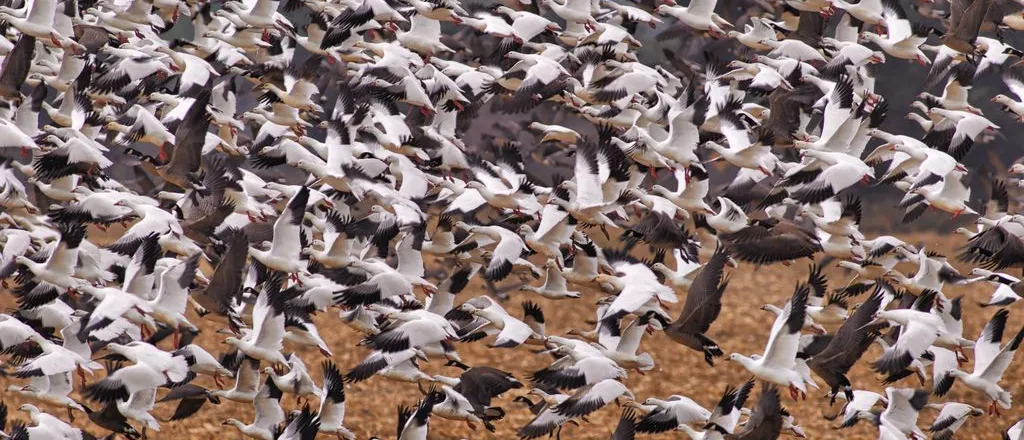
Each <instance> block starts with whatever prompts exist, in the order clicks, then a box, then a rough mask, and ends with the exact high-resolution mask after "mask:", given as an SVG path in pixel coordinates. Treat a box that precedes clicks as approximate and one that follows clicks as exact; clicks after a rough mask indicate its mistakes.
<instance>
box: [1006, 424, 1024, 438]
mask: <svg viewBox="0 0 1024 440" xmlns="http://www.w3.org/2000/svg"><path fill="white" fill-rule="evenodd" d="M1003 438H1004V439H1009V440H1020V439H1024V419H1021V420H1018V421H1017V423H1014V424H1013V425H1011V426H1010V427H1009V428H1006V431H1004V432H1003Z"/></svg>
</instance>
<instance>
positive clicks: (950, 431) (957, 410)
mask: <svg viewBox="0 0 1024 440" xmlns="http://www.w3.org/2000/svg"><path fill="white" fill-rule="evenodd" d="M932 405H934V404H929V406H932ZM937 406H939V408H937V409H939V415H938V416H936V417H935V422H934V423H932V426H931V427H929V428H928V431H929V432H931V433H932V438H953V435H954V434H955V433H956V431H957V430H959V429H960V428H961V427H963V426H964V424H965V423H967V419H968V418H970V417H977V416H980V415H982V412H981V410H980V409H978V408H975V407H973V406H970V405H968V404H965V403H960V402H946V403H941V404H937Z"/></svg>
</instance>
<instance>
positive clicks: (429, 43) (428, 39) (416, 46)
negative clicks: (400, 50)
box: [395, 13, 457, 57]
mask: <svg viewBox="0 0 1024 440" xmlns="http://www.w3.org/2000/svg"><path fill="white" fill-rule="evenodd" d="M452 15H453V16H454V13H453V14H452ZM456 19H457V18H456ZM409 22H410V24H411V26H410V27H409V30H408V31H401V30H400V31H398V32H396V33H395V40H396V41H397V42H398V43H400V44H401V45H402V46H404V47H406V48H408V49H409V50H412V51H414V52H416V53H419V54H422V55H424V56H427V57H430V56H432V55H437V54H439V53H442V52H454V50H452V48H450V47H448V46H446V45H445V44H444V43H443V42H441V22H440V21H437V20H435V19H432V18H429V17H426V16H423V15H418V14H417V15H414V16H413V17H412V18H411V19H410V20H409Z"/></svg>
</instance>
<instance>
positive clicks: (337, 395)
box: [319, 360, 355, 440]
mask: <svg viewBox="0 0 1024 440" xmlns="http://www.w3.org/2000/svg"><path fill="white" fill-rule="evenodd" d="M323 370H324V386H323V390H324V395H323V399H322V400H321V401H320V427H319V431H320V432H322V433H325V434H335V435H336V436H338V438H339V439H345V440H354V439H355V434H354V433H353V432H352V431H349V429H348V428H346V427H345V426H344V421H345V380H344V377H343V376H342V375H341V373H340V372H339V371H338V367H337V366H335V365H334V363H333V362H331V361H330V360H326V361H324V362H323Z"/></svg>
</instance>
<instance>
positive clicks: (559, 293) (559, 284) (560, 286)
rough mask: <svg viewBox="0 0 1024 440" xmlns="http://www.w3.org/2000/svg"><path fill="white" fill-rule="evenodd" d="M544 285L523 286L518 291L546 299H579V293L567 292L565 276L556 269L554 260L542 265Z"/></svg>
mask: <svg viewBox="0 0 1024 440" xmlns="http://www.w3.org/2000/svg"><path fill="white" fill-rule="evenodd" d="M544 274H545V275H544V284H543V285H542V286H540V287H536V286H531V285H529V284H525V285H523V287H521V288H520V290H524V291H528V292H533V293H536V294H538V295H540V296H542V297H544V298H547V299H556V300H557V299H567V298H569V299H572V298H580V297H581V296H582V294H580V292H577V291H574V290H569V288H568V283H567V280H566V277H565V274H563V273H562V269H560V268H559V267H558V264H557V262H556V260H548V261H547V262H546V263H544Z"/></svg>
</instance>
